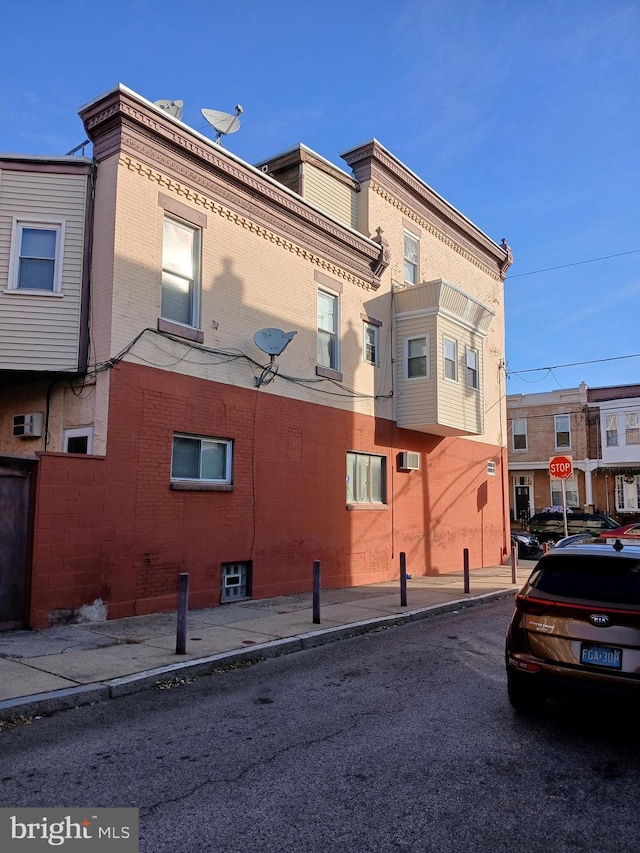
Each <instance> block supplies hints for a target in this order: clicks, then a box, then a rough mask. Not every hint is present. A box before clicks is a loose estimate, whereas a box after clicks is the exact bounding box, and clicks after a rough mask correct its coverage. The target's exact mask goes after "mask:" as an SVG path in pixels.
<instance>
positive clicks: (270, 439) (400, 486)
mask: <svg viewBox="0 0 640 853" xmlns="http://www.w3.org/2000/svg"><path fill="white" fill-rule="evenodd" d="M175 432H182V433H190V434H194V435H202V436H211V437H217V438H231V439H233V442H234V451H233V471H234V474H233V491H231V492H210V491H204V492H202V491H201V492H189V491H172V490H171V488H170V470H171V450H172V439H173V434H174V433H175ZM107 447H108V449H107V455H106V457H105V458H101V457H78V456H70V455H68V454H44V455H43V456H42V457H41V460H40V472H39V481H38V490H37V491H38V494H37V505H36V522H35V551H34V566H33V581H32V602H31V625H32V627H43V626H46V625H48V624H50V622H49V619H48V616H47V614H48V613H50V612H52V611H55V610H58V609H63V608H72V609H74V608H77V607H80V606H81V605H83V604H91V603H92V602H93V600H94V599H95V598H103V599H104V600H105V602H106V603H107V604H108V615H109V618H119V617H122V616H131V615H138V614H144V613H151V612H157V611H161V610H170V609H175V606H176V601H177V576H178V574H179V573H180V572H189V574H190V606H191V607H193V608H198V607H205V606H212V605H216V604H218V603H219V602H220V568H221V564H222V563H227V562H231V563H233V562H245V561H251V563H252V567H253V589H252V592H253V597H254V598H264V597H271V596H276V595H285V594H290V593H296V592H301V591H304V590H309V589H310V588H311V567H312V562H313V560H320V561H321V563H322V583H323V586H324V587H325V588H331V587H339V586H350V585H355V584H363V583H374V582H377V581H384V580H389V579H391V578H394V577H396V576H397V574H398V566H399V554H400V552H401V551H404V552H405V553H406V554H407V565H408V570H409V571H410V572H412V573H413V574H415V575H423V574H441V573H446V572H452V571H460V570H461V568H462V554H463V548H465V547H466V548H469V551H470V563H471V566H472V567H479V566H491V565H498V564H500V562H501V560H502V557H503V548H504V547H505V545H506V547H507V548H508V547H509V543H506V542H505V540H504V535H505V534H504V530H505V512H506V511H508V508H507V510H505V507H506V506H507V505H508V497H507V496H506V495H505V493H504V492H503V471H504V466H503V460H504V458H505V457H504V453H503V452H502V451H501V448H499V447H496V446H491V445H484V444H481V443H478V442H472V441H464V440H460V439H455V438H439V437H437V436H431V435H427V434H422V433H417V432H413V431H408V430H401V429H398V428H397V427H396V426H395V424H394V423H392V422H390V421H388V420H381V419H376V418H371V417H365V416H362V415H358V414H354V413H353V412H347V411H343V410H340V409H337V408H332V407H328V406H321V405H315V404H309V403H304V402H300V401H297V400H293V399H290V398H283V397H279V396H276V395H275V394H271V393H268V392H267V391H265V390H264V389H256V390H248V389H241V388H236V387H234V386H230V385H224V384H217V383H214V382H210V381H204V380H200V379H195V378H190V377H188V376H184V375H177V374H172V373H169V372H167V371H162V370H156V369H153V368H148V367H143V366H139V365H135V364H131V363H124V362H123V363H120V364H118V365H117V366H116V367H115V368H114V369H113V370H112V374H111V390H110V407H109V433H108V445H107ZM347 450H356V451H360V452H365V453H366V452H371V453H377V454H383V455H386V456H387V460H388V461H387V499H388V505H387V507H386V508H385V509H383V510H361V509H352V510H348V509H347V508H346V499H345V491H346V489H345V477H346V451H347ZM403 450H412V451H418V452H420V453H421V454H422V462H421V470H420V471H412V472H404V471H399V470H398V468H397V455H398V453H399V452H400V451H403ZM487 460H493V461H495V462H496V468H497V471H496V475H495V476H487V470H486V463H487Z"/></svg>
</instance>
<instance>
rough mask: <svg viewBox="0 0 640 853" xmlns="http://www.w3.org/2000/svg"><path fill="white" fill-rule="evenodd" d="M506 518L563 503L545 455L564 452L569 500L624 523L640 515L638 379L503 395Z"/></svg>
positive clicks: (521, 517)
mask: <svg viewBox="0 0 640 853" xmlns="http://www.w3.org/2000/svg"><path fill="white" fill-rule="evenodd" d="M507 425H508V434H509V509H510V515H511V521H512V522H514V521H518V520H522V519H523V517H526V518H528V517H530V516H531V515H533V514H534V513H535V512H540V511H541V510H542V509H544V508H545V507H547V506H550V505H551V506H554V505H561V504H562V483H561V481H560V480H556V479H554V478H551V477H550V476H549V461H550V459H551V458H552V457H553V456H556V455H569V456H571V457H572V460H573V471H574V473H573V476H572V477H571V478H570V479H568V480H565V492H566V501H567V506H569V507H572V508H574V509H580V510H584V511H586V512H594V511H595V512H604V513H606V514H607V515H611V516H613V517H615V518H618V519H619V520H620V523H621V524H624V523H626V522H628V521H636V520H637V519H638V518H640V385H622V386H607V387H601V388H589V387H588V386H587V385H586V384H585V383H582V384H581V385H580V386H579V387H578V388H570V389H565V390H557V391H548V392H542V393H537V394H511V395H508V396H507Z"/></svg>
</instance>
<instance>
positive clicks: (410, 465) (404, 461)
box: [400, 450, 420, 471]
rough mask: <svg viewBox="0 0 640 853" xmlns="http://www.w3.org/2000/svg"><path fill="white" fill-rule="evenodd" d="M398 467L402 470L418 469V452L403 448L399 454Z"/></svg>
mask: <svg viewBox="0 0 640 853" xmlns="http://www.w3.org/2000/svg"><path fill="white" fill-rule="evenodd" d="M400 468H401V469H402V470H403V471H419V470H420V454H419V453H412V452H411V451H410V450H405V451H404V452H403V453H401V454H400Z"/></svg>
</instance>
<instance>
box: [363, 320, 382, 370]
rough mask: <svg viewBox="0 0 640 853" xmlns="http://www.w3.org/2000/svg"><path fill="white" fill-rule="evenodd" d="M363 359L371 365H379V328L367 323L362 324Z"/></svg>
mask: <svg viewBox="0 0 640 853" xmlns="http://www.w3.org/2000/svg"><path fill="white" fill-rule="evenodd" d="M362 358H363V360H364V361H367V362H368V363H369V364H377V363H378V327H377V326H374V325H373V323H367V322H366V321H365V322H364V323H363V324H362Z"/></svg>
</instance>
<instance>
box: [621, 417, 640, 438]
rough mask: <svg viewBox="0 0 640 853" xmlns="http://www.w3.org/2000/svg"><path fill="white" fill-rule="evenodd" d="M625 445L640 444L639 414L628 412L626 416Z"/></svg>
mask: <svg viewBox="0 0 640 853" xmlns="http://www.w3.org/2000/svg"><path fill="white" fill-rule="evenodd" d="M624 440H625V444H640V415H639V414H638V412H627V413H626V414H625V416H624Z"/></svg>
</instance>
